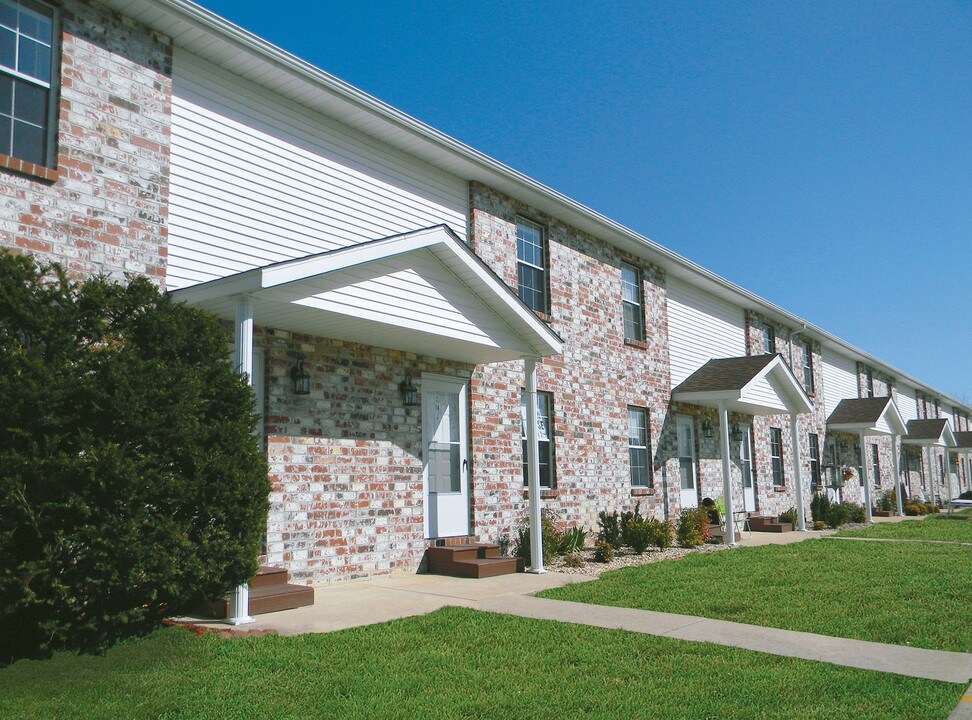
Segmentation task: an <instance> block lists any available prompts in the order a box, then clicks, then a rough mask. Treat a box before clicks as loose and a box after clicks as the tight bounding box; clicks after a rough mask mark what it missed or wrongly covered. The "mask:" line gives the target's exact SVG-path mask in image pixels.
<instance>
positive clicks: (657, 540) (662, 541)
mask: <svg viewBox="0 0 972 720" xmlns="http://www.w3.org/2000/svg"><path fill="white" fill-rule="evenodd" d="M653 527H654V529H655V536H654V538H653V539H652V545H654V546H655V547H656V548H658V549H659V550H665V549H666V548H670V547H671V546H672V545H674V544H675V539H674V538H675V526H674V525H673V524H672V521H671V520H655V521H654V525H653ZM709 535H710V537H711V533H709Z"/></svg>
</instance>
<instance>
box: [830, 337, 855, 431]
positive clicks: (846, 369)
mask: <svg viewBox="0 0 972 720" xmlns="http://www.w3.org/2000/svg"><path fill="white" fill-rule="evenodd" d="M823 393H824V407H825V409H826V411H827V415H830V413H832V412H833V411H834V408H836V407H837V405H838V404H840V401H841V400H846V399H848V398H851V399H856V398H857V363H856V361H854V360H853V359H851V358H848V357H844V356H842V355H837V354H835V353H833V352H831V351H830V350H828V349H827V348H824V351H823Z"/></svg>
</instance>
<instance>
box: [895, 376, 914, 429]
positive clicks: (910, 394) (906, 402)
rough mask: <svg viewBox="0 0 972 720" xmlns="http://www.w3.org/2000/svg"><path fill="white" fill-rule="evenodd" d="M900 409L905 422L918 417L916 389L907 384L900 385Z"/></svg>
mask: <svg viewBox="0 0 972 720" xmlns="http://www.w3.org/2000/svg"><path fill="white" fill-rule="evenodd" d="M898 411H899V412H900V413H901V417H903V418H904V421H905V422H908V421H909V420H917V419H918V409H917V407H916V406H915V389H914V388H912V387H908V386H907V385H898Z"/></svg>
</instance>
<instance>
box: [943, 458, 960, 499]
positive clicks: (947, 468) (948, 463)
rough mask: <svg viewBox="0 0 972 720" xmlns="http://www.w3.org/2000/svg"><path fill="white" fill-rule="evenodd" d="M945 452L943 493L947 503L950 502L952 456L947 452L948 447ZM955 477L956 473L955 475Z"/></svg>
mask: <svg viewBox="0 0 972 720" xmlns="http://www.w3.org/2000/svg"><path fill="white" fill-rule="evenodd" d="M944 450H945V493H946V497H947V498H948V502H952V456H951V453H949V452H948V447H946V448H944ZM955 474H956V476H957V475H958V473H957V472H956V473H955Z"/></svg>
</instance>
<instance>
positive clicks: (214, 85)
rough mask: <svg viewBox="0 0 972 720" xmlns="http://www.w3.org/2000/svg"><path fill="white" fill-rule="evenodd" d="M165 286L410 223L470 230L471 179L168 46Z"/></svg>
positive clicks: (363, 238) (375, 235)
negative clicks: (169, 121)
mask: <svg viewBox="0 0 972 720" xmlns="http://www.w3.org/2000/svg"><path fill="white" fill-rule="evenodd" d="M173 76H174V77H173V100H172V183H171V188H172V190H171V205H170V216H169V268H168V277H167V288H168V289H170V290H171V289H176V288H180V287H185V286H187V285H193V284H195V283H198V282H204V281H206V280H212V279H214V278H217V277H223V276H226V275H230V274H233V273H236V272H240V271H243V270H246V269H249V268H253V267H259V266H261V265H266V264H269V263H272V262H277V261H280V260H287V259H291V258H295V257H301V256H304V255H309V254H312V253H317V252H322V251H325V250H330V249H334V248H337V247H342V246H346V245H349V244H354V243H358V242H362V241H366V240H374V239H377V238H382V237H387V236H389V235H394V234H397V233H401V232H406V231H409V230H416V229H418V228H423V227H429V226H432V225H438V224H440V223H445V224H448V225H449V226H450V227H451V228H452V229H453V230H454V231H455V232H456V233H458V234H459V235H460V237H466V232H467V214H468V186H467V183H466V182H465V181H463V180H461V179H460V178H457V177H455V176H452V175H450V174H448V173H446V172H444V171H441V170H438V169H436V168H433V167H431V166H429V165H426V164H424V163H422V162H421V161H419V160H416V159H414V158H410V157H409V156H407V155H405V154H404V153H401V152H399V151H397V150H393V149H391V148H388V147H387V146H383V145H381V144H380V143H379V142H378V141H376V140H372V139H370V138H368V137H367V136H365V135H363V134H361V133H358V132H357V131H355V130H352V129H351V128H349V127H347V126H344V125H341V124H340V123H338V122H336V121H333V120H331V119H329V118H325V117H323V116H321V115H319V114H317V113H315V112H313V111H311V110H308V109H306V108H303V107H301V106H300V105H297V104H295V103H291V102H289V101H286V100H284V99H283V98H280V97H277V96H274V95H273V94H271V93H270V92H268V91H266V90H263V89H260V88H257V87H255V86H252V85H248V84H247V83H245V82H243V81H241V80H239V79H238V78H236V77H235V76H233V75H231V74H230V73H227V72H226V71H224V70H222V69H220V68H219V67H217V66H215V65H213V64H211V63H208V62H206V61H204V60H201V59H200V58H198V57H196V56H194V55H191V54H189V53H187V52H185V51H182V50H179V49H178V48H177V49H176V50H175V56H174V64H173Z"/></svg>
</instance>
